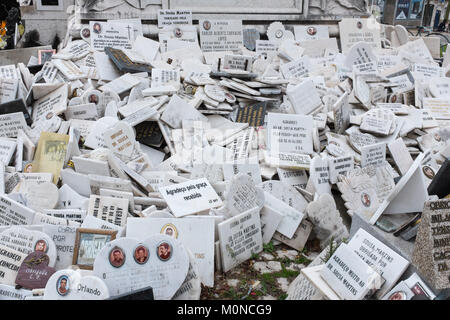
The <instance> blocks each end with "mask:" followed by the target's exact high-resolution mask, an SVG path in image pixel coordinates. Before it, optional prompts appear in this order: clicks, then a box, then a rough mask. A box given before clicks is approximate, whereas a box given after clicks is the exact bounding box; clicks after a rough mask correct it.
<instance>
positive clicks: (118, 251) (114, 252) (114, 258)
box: [109, 247, 125, 268]
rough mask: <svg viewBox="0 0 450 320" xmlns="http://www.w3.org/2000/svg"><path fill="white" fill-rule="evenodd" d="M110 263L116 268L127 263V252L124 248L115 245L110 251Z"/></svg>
mask: <svg viewBox="0 0 450 320" xmlns="http://www.w3.org/2000/svg"><path fill="white" fill-rule="evenodd" d="M109 263H110V264H111V265H112V266H113V267H114V268H120V267H121V266H123V264H124V263H125V253H124V252H123V250H122V248H119V247H114V248H112V249H111V251H110V253H109Z"/></svg>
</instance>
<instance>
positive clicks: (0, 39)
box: [0, 21, 8, 50]
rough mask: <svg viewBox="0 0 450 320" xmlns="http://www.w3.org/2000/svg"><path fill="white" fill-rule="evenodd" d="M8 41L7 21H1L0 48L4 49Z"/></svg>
mask: <svg viewBox="0 0 450 320" xmlns="http://www.w3.org/2000/svg"><path fill="white" fill-rule="evenodd" d="M7 44H8V43H7V41H6V21H1V23H0V50H3V49H5V48H6V46H7Z"/></svg>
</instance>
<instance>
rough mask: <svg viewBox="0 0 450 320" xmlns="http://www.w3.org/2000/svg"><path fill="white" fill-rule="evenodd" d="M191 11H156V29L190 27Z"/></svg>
mask: <svg viewBox="0 0 450 320" xmlns="http://www.w3.org/2000/svg"><path fill="white" fill-rule="evenodd" d="M191 24H192V11H191V10H169V9H164V10H158V28H163V27H166V26H172V25H176V26H178V25H191Z"/></svg>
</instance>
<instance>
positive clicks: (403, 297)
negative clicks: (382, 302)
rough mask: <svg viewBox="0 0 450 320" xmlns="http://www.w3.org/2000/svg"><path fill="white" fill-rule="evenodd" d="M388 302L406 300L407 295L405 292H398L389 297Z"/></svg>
mask: <svg viewBox="0 0 450 320" xmlns="http://www.w3.org/2000/svg"><path fill="white" fill-rule="evenodd" d="M388 300H406V293H404V292H403V291H396V292H394V293H393V294H391V295H390V296H389V298H388Z"/></svg>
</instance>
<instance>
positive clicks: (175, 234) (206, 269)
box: [127, 216, 215, 287]
mask: <svg viewBox="0 0 450 320" xmlns="http://www.w3.org/2000/svg"><path fill="white" fill-rule="evenodd" d="M214 220H215V219H214V217H207V216H205V217H187V218H185V219H175V218H169V219H167V218H153V217H152V218H145V219H143V218H129V219H128V221H127V237H132V238H136V239H139V240H141V241H142V240H145V239H146V238H147V237H148V236H150V235H153V234H165V235H168V236H170V237H172V238H175V239H178V240H180V241H181V242H182V243H183V244H184V246H185V247H186V248H187V249H189V250H190V251H191V252H192V254H193V256H194V260H195V262H196V264H197V266H198V269H199V277H200V279H201V281H202V283H203V284H205V285H206V286H208V287H212V286H213V285H214V230H215V226H214Z"/></svg>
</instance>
